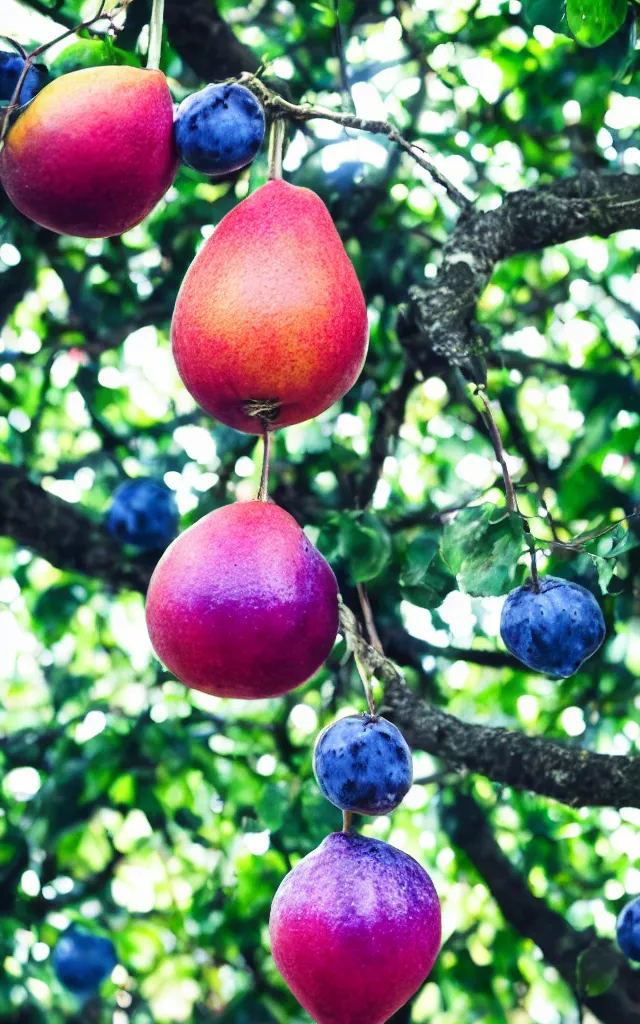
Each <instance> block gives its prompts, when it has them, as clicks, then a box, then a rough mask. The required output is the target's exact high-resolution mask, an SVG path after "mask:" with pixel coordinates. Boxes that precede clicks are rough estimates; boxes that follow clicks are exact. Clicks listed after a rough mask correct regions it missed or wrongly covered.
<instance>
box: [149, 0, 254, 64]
mask: <svg viewBox="0 0 640 1024" xmlns="http://www.w3.org/2000/svg"><path fill="white" fill-rule="evenodd" d="M164 20H165V25H166V26H167V34H168V36H169V42H170V43H171V45H172V46H173V47H174V49H175V50H177V51H178V53H179V54H180V56H181V57H183V58H184V60H185V61H186V62H187V64H188V65H189V66H190V67H191V68H193V70H194V71H195V72H196V74H197V75H199V77H200V78H202V79H203V81H205V82H211V81H216V82H218V81H222V80H223V79H225V78H233V77H234V76H235V75H238V74H240V72H241V71H257V70H258V61H257V60H256V58H255V57H254V55H253V53H252V52H251V50H250V49H249V48H248V47H247V46H245V45H244V44H243V43H241V42H240V40H239V39H238V38H237V36H235V35H234V33H233V31H232V30H231V28H230V27H229V26H228V25H227V23H226V21H225V20H224V19H223V18H222V17H221V15H220V13H219V12H218V10H217V8H216V6H215V4H214V3H212V0H190V2H189V3H185V0H166V7H165V18H164Z"/></svg>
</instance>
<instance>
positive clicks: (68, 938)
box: [53, 924, 118, 1000]
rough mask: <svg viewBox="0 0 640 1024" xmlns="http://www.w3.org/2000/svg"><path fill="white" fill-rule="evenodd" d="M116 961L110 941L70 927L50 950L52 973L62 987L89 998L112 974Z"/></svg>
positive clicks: (82, 997) (81, 997) (75, 994)
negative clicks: (51, 953) (52, 949)
mask: <svg viewBox="0 0 640 1024" xmlns="http://www.w3.org/2000/svg"><path fill="white" fill-rule="evenodd" d="M117 962H118V958H117V956H116V951H115V948H114V945H113V942H112V941H111V939H104V938H101V937H100V936H99V935H92V934H91V932H86V931H83V930H82V929H81V928H78V927H77V926H76V925H73V924H72V925H70V927H69V928H67V930H66V932H65V933H64V935H63V936H62V937H61V938H60V939H59V940H58V942H57V944H56V947H55V949H54V951H53V970H54V972H55V975H56V978H57V979H58V981H59V982H60V984H61V985H64V987H65V988H66V989H67V991H69V992H71V993H72V994H73V995H74V996H77V997H78V998H79V999H82V1000H85V999H89V997H90V996H92V995H93V994H94V992H96V991H97V989H98V988H99V987H100V985H102V983H103V981H106V979H107V978H108V977H109V975H110V974H111V972H112V970H113V968H114V967H115V966H116V964H117Z"/></svg>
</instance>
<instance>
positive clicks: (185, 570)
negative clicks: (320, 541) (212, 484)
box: [146, 501, 338, 700]
mask: <svg viewBox="0 0 640 1024" xmlns="http://www.w3.org/2000/svg"><path fill="white" fill-rule="evenodd" d="M146 614H147V627H148V630H149V636H150V638H151V643H152V645H153V648H154V650H155V652H156V654H157V656H158V658H159V659H160V661H162V662H163V663H164V664H165V665H166V666H167V668H168V669H169V671H170V672H173V674H174V675H175V676H176V677H177V678H178V679H179V680H180V681H181V682H182V683H184V684H185V685H186V686H190V687H192V688H193V689H196V690H203V691H204V692H205V693H210V694H213V695H215V696H216V697H235V698H240V699H243V700H258V699H261V698H264V697H278V696H281V695H282V694H284V693H287V692H288V691H289V690H293V689H294V688H295V687H296V686H300V684H301V683H304V682H305V681H306V680H307V679H309V678H310V677H311V676H312V675H313V674H314V673H315V672H316V671H317V670H318V669H319V668H320V666H321V665H322V663H323V662H324V661H325V660H326V658H328V656H329V654H330V653H331V649H332V647H333V644H334V642H335V639H336V634H337V632H338V585H337V582H336V578H335V576H334V575H333V572H332V570H331V567H330V565H329V563H328V562H327V561H325V559H324V558H323V557H322V555H321V554H320V552H319V551H317V550H316V548H314V546H313V544H312V543H311V541H310V540H309V539H308V538H307V537H306V536H305V534H304V533H303V532H302V530H301V529H300V527H299V526H298V524H297V523H296V521H295V519H293V518H292V516H290V515H289V513H288V512H285V511H284V509H282V508H279V507H278V506H277V505H273V504H271V503H270V502H267V501H245V502H236V503H235V504H233V505H226V506H224V507H223V508H218V509H216V510H215V511H214V512H210V513H209V514H208V515H206V516H205V517H204V518H203V519H200V520H199V521H198V522H197V523H196V524H195V525H194V526H192V527H190V528H189V529H188V530H186V531H185V532H184V533H183V534H181V535H180V536H179V537H178V538H177V540H175V541H174V542H173V544H171V546H170V547H169V548H167V550H166V551H165V553H164V555H163V556H162V558H161V559H160V561H159V562H158V564H157V566H156V568H155V571H154V573H153V576H152V577H151V582H150V584H149V590H148V592H147V603H146Z"/></svg>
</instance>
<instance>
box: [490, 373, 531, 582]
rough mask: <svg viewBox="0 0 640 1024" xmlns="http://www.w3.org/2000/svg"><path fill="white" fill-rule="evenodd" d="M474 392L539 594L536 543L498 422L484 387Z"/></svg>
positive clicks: (508, 506)
mask: <svg viewBox="0 0 640 1024" xmlns="http://www.w3.org/2000/svg"><path fill="white" fill-rule="evenodd" d="M475 394H476V395H477V396H478V397H479V399H480V401H481V402H482V404H483V405H484V418H485V420H486V423H487V426H488V428H489V434H490V437H491V443H492V445H493V450H494V452H495V453H496V458H497V460H498V462H499V463H500V468H501V469H502V479H503V480H504V491H505V496H506V499H507V508H508V509H509V511H510V512H515V513H516V514H517V515H519V516H520V518H521V519H522V528H523V530H524V534H525V540H526V543H527V547H528V548H529V551H530V553H531V582H532V584H533V591H534V593H535V594H539V593H540V578H539V576H538V561H537V551H536V543H535V540H534V538H533V536H532V534H531V527H530V526H529V524H528V522H527V520H526V519H525V518H524V516H523V515H522V514H521V512H520V509H519V508H518V499H517V498H516V492H515V488H514V486H513V481H512V479H511V475H510V473H509V470H508V468H507V463H506V459H505V454H504V447H503V444H502V435H501V434H500V431H499V429H498V424H497V423H496V421H495V419H494V418H493V413H492V412H491V403H490V402H489V399H488V398H487V395H486V393H485V391H484V389H483V388H481V387H476V389H475Z"/></svg>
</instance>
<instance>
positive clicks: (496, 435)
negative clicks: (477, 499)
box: [475, 387, 519, 512]
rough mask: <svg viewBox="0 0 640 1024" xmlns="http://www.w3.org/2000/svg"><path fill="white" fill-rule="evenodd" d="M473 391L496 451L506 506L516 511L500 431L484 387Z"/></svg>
mask: <svg viewBox="0 0 640 1024" xmlns="http://www.w3.org/2000/svg"><path fill="white" fill-rule="evenodd" d="M475 393H476V395H477V396H478V398H479V399H480V401H481V402H482V404H483V405H484V410H485V419H486V421H487V426H488V428H489V434H490V436H491V444H492V445H493V450H494V452H495V453H496V459H497V460H498V462H499V463H500V469H501V470H502V479H503V480H504V491H505V496H506V499H507V508H508V509H509V511H510V512H518V511H519V510H518V501H517V499H516V492H515V489H514V486H513V481H512V479H511V476H510V474H509V470H508V469H507V463H506V460H505V455H504V448H503V446H502V437H501V435H500V431H499V430H498V425H497V423H496V421H495V420H494V418H493V413H492V412H491V403H490V401H489V399H488V398H487V396H486V394H485V391H484V388H481V387H477V388H476V390H475Z"/></svg>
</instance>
